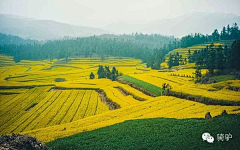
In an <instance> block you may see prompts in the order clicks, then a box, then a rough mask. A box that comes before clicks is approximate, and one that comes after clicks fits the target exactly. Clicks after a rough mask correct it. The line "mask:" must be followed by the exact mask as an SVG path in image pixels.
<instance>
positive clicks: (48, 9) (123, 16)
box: [0, 0, 240, 27]
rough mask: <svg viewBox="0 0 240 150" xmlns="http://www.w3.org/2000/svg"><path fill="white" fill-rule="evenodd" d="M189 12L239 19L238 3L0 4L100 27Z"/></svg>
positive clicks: (9, 0) (71, 0)
mask: <svg viewBox="0 0 240 150" xmlns="http://www.w3.org/2000/svg"><path fill="white" fill-rule="evenodd" d="M189 12H212V13H214V12H221V13H233V14H236V15H239V16H240V0H0V13H3V14H13V15H20V16H24V17H30V18H36V19H47V20H55V21H59V22H64V23H69V24H75V25H84V26H92V27H103V26H105V25H107V24H110V23H116V22H120V21H125V22H135V23H143V22H148V21H153V20H159V19H164V18H173V17H177V16H181V15H184V14H187V13H189Z"/></svg>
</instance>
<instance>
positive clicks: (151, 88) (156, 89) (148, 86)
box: [120, 75, 162, 96]
mask: <svg viewBox="0 0 240 150" xmlns="http://www.w3.org/2000/svg"><path fill="white" fill-rule="evenodd" d="M120 78H123V79H124V80H125V81H127V82H130V83H134V84H135V85H137V86H140V87H142V88H144V89H145V90H148V91H150V92H151V93H154V94H155V95H158V96H160V95H161V92H162V89H161V87H158V86H155V85H153V84H150V83H147V82H144V81H142V80H138V79H136V78H133V77H130V76H127V75H123V76H121V77H120Z"/></svg>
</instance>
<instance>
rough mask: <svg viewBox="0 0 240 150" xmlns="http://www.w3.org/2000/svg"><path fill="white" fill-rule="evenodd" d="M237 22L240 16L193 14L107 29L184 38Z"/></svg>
mask: <svg viewBox="0 0 240 150" xmlns="http://www.w3.org/2000/svg"><path fill="white" fill-rule="evenodd" d="M235 22H236V23H237V24H240V16H237V15H234V14H221V13H203V12H193V13H189V14H186V15H183V16H179V17H175V18H166V19H162V20H155V21H152V22H147V23H144V24H134V23H128V22H117V23H113V24H110V25H107V26H106V27H105V28H106V29H109V30H112V31H114V32H116V33H132V32H142V33H148V34H151V33H158V34H162V35H170V36H175V37H182V36H184V35H187V34H189V33H203V34H211V33H212V29H221V28H222V27H223V26H226V25H228V24H229V23H235ZM230 25H231V24H230ZM119 31H120V32H119Z"/></svg>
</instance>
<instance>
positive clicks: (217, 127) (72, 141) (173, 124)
mask: <svg viewBox="0 0 240 150" xmlns="http://www.w3.org/2000/svg"><path fill="white" fill-rule="evenodd" d="M239 125H240V114H237V115H227V116H221V117H215V118H213V119H212V120H210V121H209V120H205V119H172V118H154V119H142V120H130V121H125V122H123V123H120V124H115V125H112V126H109V127H105V128H101V129H97V130H94V131H89V132H84V133H81V134H76V135H73V136H70V137H66V138H62V139H57V140H55V141H52V142H50V143H47V146H49V147H50V148H52V149H55V150H58V149H59V150H60V149H61V150H65V149H95V150H97V149H104V150H111V149H200V148H201V149H219V150H221V149H238V148H239V147H240V141H239V139H240V126H239ZM205 132H208V133H210V134H211V136H213V137H214V139H215V141H214V143H213V144H209V143H207V142H206V141H203V140H202V136H201V135H202V134H203V133H205ZM129 133H131V134H129ZM221 133H223V134H229V133H231V134H232V137H233V138H231V139H229V141H228V142H226V141H224V142H222V141H217V134H221ZM190 139H191V140H190Z"/></svg>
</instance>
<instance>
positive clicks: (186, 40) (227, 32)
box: [180, 23, 240, 47]
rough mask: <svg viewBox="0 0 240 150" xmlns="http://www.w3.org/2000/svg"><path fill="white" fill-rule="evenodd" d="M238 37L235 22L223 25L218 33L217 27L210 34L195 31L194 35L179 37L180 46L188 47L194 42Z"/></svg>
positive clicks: (239, 33)
mask: <svg viewBox="0 0 240 150" xmlns="http://www.w3.org/2000/svg"><path fill="white" fill-rule="evenodd" d="M236 39H240V30H239V28H238V25H237V23H234V24H233V26H229V25H227V27H223V29H222V31H221V32H220V33H219V31H218V30H217V29H215V30H214V31H213V33H212V34H211V35H203V34H200V33H195V34H194V35H193V34H191V35H187V36H184V37H182V38H181V40H180V46H181V47H189V46H193V45H196V44H202V43H205V42H214V41H219V40H236Z"/></svg>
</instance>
